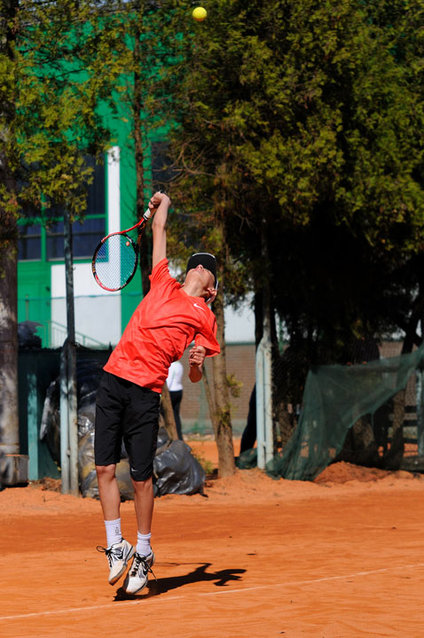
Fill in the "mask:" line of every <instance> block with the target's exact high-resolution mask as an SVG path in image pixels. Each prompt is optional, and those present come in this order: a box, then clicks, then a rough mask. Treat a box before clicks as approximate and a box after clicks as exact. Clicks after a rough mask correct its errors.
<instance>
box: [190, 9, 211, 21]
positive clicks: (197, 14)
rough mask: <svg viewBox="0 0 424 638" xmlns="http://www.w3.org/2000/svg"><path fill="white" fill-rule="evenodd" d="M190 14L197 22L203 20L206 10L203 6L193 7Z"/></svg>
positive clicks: (206, 13)
mask: <svg viewBox="0 0 424 638" xmlns="http://www.w3.org/2000/svg"><path fill="white" fill-rule="evenodd" d="M191 15H192V16H193V18H194V19H195V20H196V21H197V22H203V20H204V19H205V18H206V16H207V15H208V12H207V11H206V9H204V8H203V7H196V8H195V9H193V13H192V14H191Z"/></svg>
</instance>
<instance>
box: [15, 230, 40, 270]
mask: <svg viewBox="0 0 424 638" xmlns="http://www.w3.org/2000/svg"><path fill="white" fill-rule="evenodd" d="M18 259H20V260H26V261H29V260H34V259H37V260H40V259H41V224H33V225H32V226H29V225H28V224H22V225H19V238H18Z"/></svg>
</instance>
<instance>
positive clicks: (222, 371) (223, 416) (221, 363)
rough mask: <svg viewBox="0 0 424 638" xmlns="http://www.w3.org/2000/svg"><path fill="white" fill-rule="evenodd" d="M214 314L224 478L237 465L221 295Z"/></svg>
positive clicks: (218, 424)
mask: <svg viewBox="0 0 424 638" xmlns="http://www.w3.org/2000/svg"><path fill="white" fill-rule="evenodd" d="M214 313H215V316H216V320H217V324H218V331H217V339H218V342H219V345H220V347H221V354H219V355H217V356H216V357H213V359H212V369H213V380H214V395H215V400H214V404H215V422H216V431H215V440H216V444H217V447H218V476H220V477H223V476H231V475H232V474H234V472H235V471H236V465H235V460H234V446H233V430H232V427H231V406H230V393H229V389H228V383H227V369H226V358H225V340H224V301H223V298H222V296H221V295H218V297H217V298H216V300H215V303H214ZM212 420H213V419H212Z"/></svg>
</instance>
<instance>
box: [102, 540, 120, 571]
mask: <svg viewBox="0 0 424 638" xmlns="http://www.w3.org/2000/svg"><path fill="white" fill-rule="evenodd" d="M96 549H97V551H98V552H102V553H103V554H106V558H107V559H108V562H109V567H112V563H113V561H114V560H117V559H118V560H120V559H121V558H122V549H116V548H115V549H114V548H113V547H109V548H107V547H102V545H97V547H96Z"/></svg>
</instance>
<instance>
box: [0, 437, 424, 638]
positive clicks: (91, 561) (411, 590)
mask: <svg viewBox="0 0 424 638" xmlns="http://www.w3.org/2000/svg"><path fill="white" fill-rule="evenodd" d="M193 447H195V448H196V449H197V450H198V451H199V450H200V452H199V453H200V455H201V456H203V457H204V458H209V459H210V460H211V461H212V462H216V455H215V444H214V443H213V442H202V441H201V442H197V443H193ZM45 488H46V485H42V484H34V485H29V486H28V487H23V488H9V489H6V490H4V491H3V492H0V512H1V535H0V546H1V558H0V569H1V572H0V573H1V580H2V587H1V591H0V601H1V602H0V610H1V611H0V635H1V636H2V638H6V637H10V638H18V637H27V636H37V637H44V636H46V637H47V636H72V637H77V636H81V637H86V636H87V637H88V636H90V637H92V636H116V637H120V636H152V637H154V638H165V637H166V638H169V637H170V636H171V637H172V638H216V637H217V636H221V637H224V636H228V637H232V638H238V637H240V638H247V637H264V638H272V637H274V636H275V637H277V636H288V637H290V638H296V637H298V636H299V637H305V636H310V637H313V638H333V637H337V638H339V637H343V638H344V637H355V638H358V637H361V636H378V637H380V636H396V637H397V638H399V637H400V636H402V637H403V636H405V637H408V638H414V637H416V638H420V637H422V636H423V635H424V610H423V603H422V600H423V597H424V551H423V549H424V536H423V529H424V522H423V521H424V478H422V477H421V476H414V475H413V474H408V473H406V472H398V473H388V472H383V471H380V470H372V469H365V468H357V467H355V466H350V465H348V464H336V465H333V466H330V467H329V468H327V470H325V472H324V473H323V474H322V475H321V476H320V477H318V479H317V480H316V481H315V482H313V483H311V482H290V481H285V480H279V481H273V480H272V479H270V478H268V477H267V476H265V475H264V474H262V473H261V472H259V471H258V470H245V471H238V472H237V474H236V475H235V476H234V477H232V478H230V479H221V480H212V481H208V483H207V486H206V489H205V494H204V495H203V496H202V495H199V494H198V495H195V496H176V495H175V496H174V495H167V496H164V497H162V498H159V499H156V503H155V507H156V510H155V519H154V529H153V541H154V542H153V547H154V549H155V552H156V564H155V567H154V571H155V574H156V577H157V582H155V581H152V582H151V584H150V586H149V587H148V588H146V589H145V590H144V591H143V592H142V593H140V594H139V595H137V596H135V597H133V598H128V597H125V596H122V595H121V593H120V591H119V588H118V586H115V587H111V586H110V585H109V584H108V583H107V573H108V569H107V565H106V561H105V558H104V555H103V554H100V553H98V552H96V545H99V544H104V540H105V539H104V529H103V522H102V517H101V514H100V504H99V502H98V501H95V500H91V499H78V498H75V497H72V496H68V495H62V494H60V493H59V492H55V491H53V490H51V489H45ZM122 519H123V529H124V531H125V533H126V536H127V537H128V539H129V540H132V539H133V537H134V536H135V521H134V515H133V504H132V502H126V503H124V504H123V507H122Z"/></svg>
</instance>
